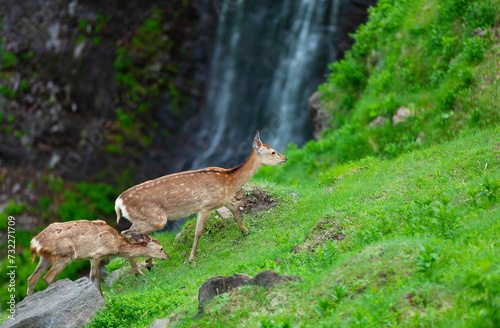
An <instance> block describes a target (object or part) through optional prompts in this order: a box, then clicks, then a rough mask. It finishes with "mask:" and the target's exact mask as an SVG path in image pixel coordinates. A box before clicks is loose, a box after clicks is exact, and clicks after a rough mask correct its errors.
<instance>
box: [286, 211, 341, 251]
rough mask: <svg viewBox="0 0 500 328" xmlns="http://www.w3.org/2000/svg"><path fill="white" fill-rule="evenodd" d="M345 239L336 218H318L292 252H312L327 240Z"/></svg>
mask: <svg viewBox="0 0 500 328" xmlns="http://www.w3.org/2000/svg"><path fill="white" fill-rule="evenodd" d="M344 239H345V234H344V232H343V230H342V227H340V225H339V224H338V221H337V220H328V219H323V220H320V221H319V222H318V223H316V225H315V226H314V228H313V230H312V232H311V233H310V234H309V236H308V237H307V239H306V241H305V243H303V244H302V245H299V246H297V247H295V249H294V250H293V252H294V253H298V252H301V251H306V252H309V253H312V252H314V251H315V250H316V248H317V247H318V246H319V245H322V244H324V243H325V242H329V241H334V240H337V241H342V240H344Z"/></svg>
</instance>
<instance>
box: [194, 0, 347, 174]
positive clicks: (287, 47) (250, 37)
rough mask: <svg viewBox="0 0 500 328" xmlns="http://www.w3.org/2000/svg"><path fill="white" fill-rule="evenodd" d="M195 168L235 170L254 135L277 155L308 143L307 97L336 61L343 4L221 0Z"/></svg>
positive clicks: (329, 0)
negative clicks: (335, 36) (209, 167)
mask: <svg viewBox="0 0 500 328" xmlns="http://www.w3.org/2000/svg"><path fill="white" fill-rule="evenodd" d="M216 2H217V5H219V6H220V8H219V9H220V10H219V20H218V25H217V32H216V33H217V34H216V41H215V42H216V43H215V48H214V52H213V56H212V61H211V64H210V65H211V66H210V77H209V81H208V90H207V94H206V100H205V104H204V108H203V114H202V115H203V116H202V121H203V124H202V129H201V130H200V131H199V132H198V137H197V139H198V141H197V143H198V147H199V151H200V155H199V156H198V157H197V158H196V160H195V161H194V162H193V164H192V168H193V169H196V168H200V167H204V166H213V165H217V166H223V167H231V166H234V165H236V164H238V163H239V162H241V161H242V160H243V159H244V157H245V156H246V155H248V153H249V151H250V148H249V147H250V145H251V141H252V138H253V135H254V134H255V130H257V129H258V130H260V132H261V137H262V140H263V141H264V142H265V143H268V144H270V145H271V146H272V147H274V148H275V149H278V150H283V149H284V148H285V147H286V146H287V144H288V143H290V142H293V143H295V144H297V145H302V144H303V143H304V142H306V141H307V140H308V139H310V138H311V135H312V133H311V130H312V129H311V123H310V120H309V114H308V112H307V100H308V97H309V96H310V95H311V94H312V92H313V91H314V90H315V89H316V88H317V86H318V84H320V83H321V82H322V81H323V79H324V74H325V72H326V67H327V64H328V63H329V62H331V61H332V60H333V59H335V58H336V47H335V46H334V44H333V41H334V34H335V31H336V21H337V16H338V7H339V3H340V0H280V1H268V0H252V1H250V0H246V1H245V0H221V1H216Z"/></svg>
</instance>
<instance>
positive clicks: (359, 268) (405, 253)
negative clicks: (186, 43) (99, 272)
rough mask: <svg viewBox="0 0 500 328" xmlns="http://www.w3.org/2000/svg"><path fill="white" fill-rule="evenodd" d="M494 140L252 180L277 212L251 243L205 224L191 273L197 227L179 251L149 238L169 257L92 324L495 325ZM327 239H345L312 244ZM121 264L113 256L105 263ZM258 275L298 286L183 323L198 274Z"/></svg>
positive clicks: (250, 292) (498, 229) (239, 297)
mask: <svg viewBox="0 0 500 328" xmlns="http://www.w3.org/2000/svg"><path fill="white" fill-rule="evenodd" d="M499 133H500V127H497V128H494V129H489V130H485V131H482V132H478V131H471V132H468V133H466V134H464V135H463V136H461V137H459V138H457V139H456V140H454V141H451V142H448V143H444V144H441V145H435V146H432V147H429V148H427V149H424V150H418V151H413V152H410V153H408V154H403V155H400V156H398V157H396V158H394V159H390V160H380V159H370V160H360V161H355V162H350V163H347V164H342V165H339V166H335V167H332V168H330V169H329V170H327V171H325V172H324V175H323V178H322V179H321V181H316V182H314V183H310V184H301V185H295V186H283V185H276V184H274V183H272V182H269V181H267V182H266V181H260V182H259V187H260V188H261V189H263V190H267V191H268V192H270V193H271V194H272V195H273V196H274V197H276V198H277V199H279V205H278V207H276V208H274V209H272V210H269V211H268V212H264V213H261V214H259V215H255V216H252V215H247V216H245V224H246V225H247V227H248V228H249V229H250V231H251V234H250V235H248V236H246V237H243V236H241V234H240V232H239V230H238V228H237V226H236V224H235V223H234V221H233V220H231V219H221V218H218V217H215V215H212V217H211V218H210V219H209V220H208V221H207V227H206V232H205V234H204V236H203V237H202V240H201V243H200V246H199V256H198V261H197V266H196V267H192V266H190V265H189V264H188V263H187V256H188V254H189V250H190V248H191V243H192V236H193V233H194V223H195V222H194V220H191V221H190V223H188V224H187V226H186V227H185V234H184V236H183V238H181V239H180V241H179V242H178V243H175V242H174V235H173V234H170V233H163V234H160V233H158V234H156V235H155V238H158V239H159V240H160V241H161V242H162V243H163V245H164V246H165V248H166V250H167V252H168V253H169V255H170V260H168V261H164V262H163V261H162V262H160V261H157V262H156V266H155V267H154V268H153V270H152V271H151V272H148V273H146V275H145V277H135V276H133V275H128V276H126V277H125V278H124V279H123V280H120V281H118V282H117V283H116V284H115V285H114V286H112V287H111V288H110V289H104V291H105V295H106V301H107V307H106V308H105V309H104V310H103V311H101V312H100V313H99V315H98V316H97V317H96V318H95V319H94V321H93V323H92V324H91V327H100V326H103V325H106V326H108V327H123V326H131V327H143V326H147V325H148V324H149V323H150V322H151V321H152V320H154V319H155V318H162V317H167V316H170V315H173V314H176V317H177V318H179V317H180V318H182V317H183V316H184V318H182V319H177V320H178V321H177V322H176V324H175V327H193V326H194V327H337V326H340V327H368V326H369V327H373V326H376V327H387V326H398V327H416V326H419V327H420V326H429V327H430V326H432V327H445V326H451V327H494V326H496V325H498V323H499V320H500V317H499V315H498V314H499V313H500V295H499V292H500V289H499V287H498V279H499V278H500V262H499V259H498V256H496V254H497V253H498V245H497V242H498V240H499V237H500V222H499V221H498V215H500V208H499V207H498V201H499V200H500V199H499V196H500V188H499V187H500V171H499V170H498V167H499V165H500V156H499V154H500V144H499V142H498V141H497V140H495V139H494V138H493V136H496V135H498V134H499ZM326 177H328V178H326ZM292 193H293V194H297V195H299V198H294V197H292ZM333 235H342V236H343V237H342V238H327V237H322V236H333ZM300 245H302V247H298V246H300ZM122 266H124V267H128V263H127V262H126V260H124V259H116V260H113V261H112V263H111V266H110V267H111V268H112V269H116V268H119V267H122ZM265 269H273V270H275V271H277V272H279V273H281V274H294V275H300V276H301V277H302V281H301V282H292V283H287V284H283V285H279V286H276V287H274V288H271V289H269V290H266V289H264V288H261V287H244V288H241V289H239V290H236V291H233V292H232V293H230V294H226V295H221V296H218V297H216V298H215V299H214V300H213V301H211V302H210V303H209V305H208V307H207V309H206V313H205V314H204V315H202V316H200V317H197V318H193V317H192V316H193V315H195V314H196V312H197V297H196V296H197V292H198V288H199V287H200V286H201V284H202V283H203V282H204V281H205V280H206V279H208V278H210V277H213V276H216V275H232V274H234V273H245V274H249V275H255V274H256V273H258V272H260V271H261V270H265ZM182 314H184V315H182Z"/></svg>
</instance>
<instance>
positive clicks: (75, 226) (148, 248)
mask: <svg viewBox="0 0 500 328" xmlns="http://www.w3.org/2000/svg"><path fill="white" fill-rule="evenodd" d="M131 238H132V239H133V240H134V243H129V242H128V241H127V240H125V238H123V237H122V236H120V234H119V233H118V232H117V231H116V230H115V229H114V228H113V227H111V226H109V225H108V224H107V223H106V222H104V221H101V220H96V221H86V220H80V221H69V222H57V223H52V224H50V225H49V226H48V227H47V228H45V230H43V231H42V232H40V233H39V234H38V235H37V236H35V237H34V238H33V239H32V240H31V244H30V246H31V247H30V248H31V254H32V259H33V261H34V260H35V257H36V255H38V256H39V257H40V262H39V263H38V266H37V267H36V269H35V271H34V272H33V274H32V275H31V276H30V277H29V278H28V295H31V294H33V290H34V289H35V285H36V283H37V282H38V279H40V277H41V276H42V274H43V273H44V272H45V270H47V268H48V267H49V266H50V265H52V267H51V268H50V269H49V272H47V274H46V275H45V277H43V280H45V282H46V283H47V285H50V284H52V283H53V282H54V281H55V280H56V276H57V275H58V274H59V273H60V272H61V271H62V270H64V268H65V267H66V266H67V265H68V264H70V263H71V262H73V261H74V260H90V281H92V282H93V281H94V280H95V282H96V286H97V289H99V291H100V290H101V284H100V279H99V273H100V267H99V263H100V262H101V259H103V258H109V257H114V256H122V257H128V258H134V257H143V256H144V257H152V258H156V259H163V260H166V259H168V255H167V253H165V251H164V250H163V247H162V246H161V244H160V242H159V241H158V240H155V239H151V237H150V236H144V237H141V236H138V235H132V236H131ZM136 273H137V274H140V275H142V273H141V272H140V271H136Z"/></svg>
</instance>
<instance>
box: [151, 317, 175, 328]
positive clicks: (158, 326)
mask: <svg viewBox="0 0 500 328" xmlns="http://www.w3.org/2000/svg"><path fill="white" fill-rule="evenodd" d="M170 323H171V322H170V319H167V318H165V319H156V320H155V321H153V322H152V323H151V324H150V325H149V326H148V328H167V327H168V326H169V325H170Z"/></svg>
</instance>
